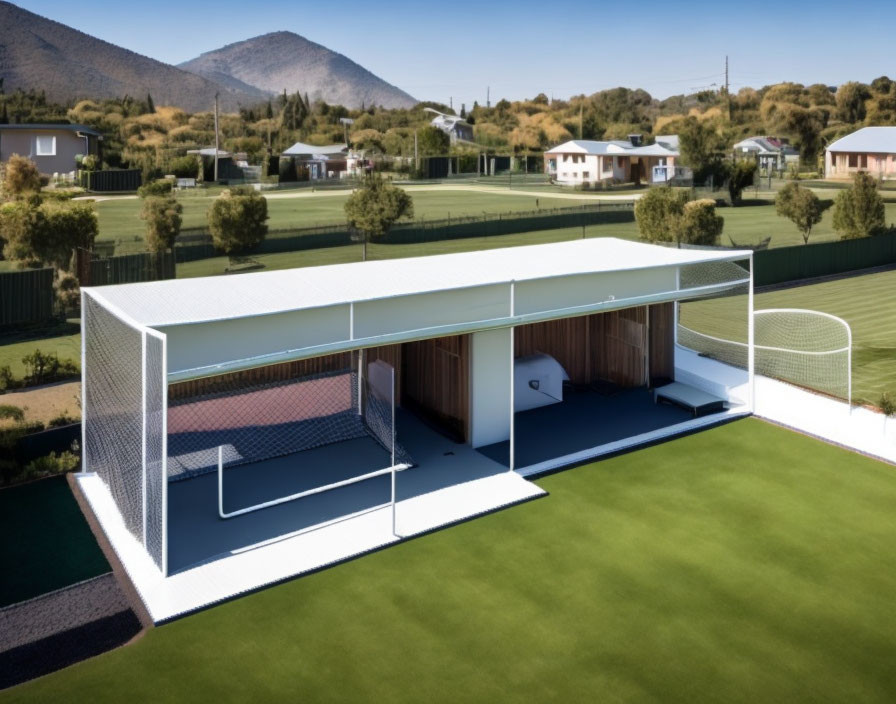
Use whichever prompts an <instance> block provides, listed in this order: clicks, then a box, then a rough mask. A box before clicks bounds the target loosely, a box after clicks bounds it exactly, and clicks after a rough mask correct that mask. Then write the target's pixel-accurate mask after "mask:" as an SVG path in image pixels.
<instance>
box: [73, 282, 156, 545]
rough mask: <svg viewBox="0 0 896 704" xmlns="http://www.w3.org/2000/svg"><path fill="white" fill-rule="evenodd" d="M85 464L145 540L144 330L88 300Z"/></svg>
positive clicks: (133, 528)
mask: <svg viewBox="0 0 896 704" xmlns="http://www.w3.org/2000/svg"><path fill="white" fill-rule="evenodd" d="M84 306H85V310H84V311H83V314H84V321H85V327H84V336H85V356H86V364H85V369H84V385H85V390H84V395H85V399H86V408H85V423H86V425H85V448H84V452H85V453H86V466H87V469H88V470H89V471H91V472H96V473H97V475H98V476H99V477H100V478H101V479H102V480H103V482H105V484H106V485H107V486H108V487H109V491H110V492H111V494H112V497H113V499H114V500H115V504H116V505H117V506H118V510H119V511H120V513H121V516H122V518H123V519H124V523H125V525H126V526H127V529H128V530H129V531H130V532H131V533H132V534H133V535H134V536H135V537H136V538H137V539H138V540H140V541H141V542H142V541H143V464H142V457H143V390H142V379H143V369H142V365H143V349H142V347H143V343H142V337H143V335H142V332H141V331H139V330H137V329H136V328H133V327H131V326H130V325H128V324H127V323H125V322H124V321H122V320H120V319H119V318H117V317H116V316H115V315H113V314H112V313H111V312H109V311H108V310H106V309H105V308H104V307H103V306H102V305H101V304H100V303H98V302H97V301H96V300H94V299H93V298H92V297H91V296H89V295H87V296H85V297H84Z"/></svg>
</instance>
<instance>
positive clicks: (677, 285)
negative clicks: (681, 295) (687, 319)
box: [672, 266, 681, 345]
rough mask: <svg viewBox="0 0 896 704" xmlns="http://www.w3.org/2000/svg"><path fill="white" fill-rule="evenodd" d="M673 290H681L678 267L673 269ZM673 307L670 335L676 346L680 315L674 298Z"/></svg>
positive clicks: (677, 302)
mask: <svg viewBox="0 0 896 704" xmlns="http://www.w3.org/2000/svg"><path fill="white" fill-rule="evenodd" d="M675 290H676V291H680V290H681V267H680V266H677V267H675ZM673 305H674V307H675V310H674V311H672V315H673V316H674V320H673V321H672V335H673V342H674V344H675V345H678V320H679V316H680V315H681V308H680V306H681V303H680V302H679V301H678V299H677V298H676V299H675V303H674V304H673Z"/></svg>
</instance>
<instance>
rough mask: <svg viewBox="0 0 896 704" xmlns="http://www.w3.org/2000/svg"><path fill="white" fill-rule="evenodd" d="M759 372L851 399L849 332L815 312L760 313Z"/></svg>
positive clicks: (757, 337) (757, 336) (757, 330)
mask: <svg viewBox="0 0 896 704" xmlns="http://www.w3.org/2000/svg"><path fill="white" fill-rule="evenodd" d="M755 318H756V326H755V332H754V340H755V344H756V352H755V354H756V373H757V374H761V375H762V376H767V377H771V378H773V379H780V380H782V381H787V382H790V383H792V384H796V385H797V386H802V387H805V388H809V389H813V390H815V391H821V392H822V393H825V394H828V395H830V396H836V397H838V398H848V397H849V374H850V369H849V364H850V359H849V344H850V343H849V331H848V328H847V327H846V326H845V325H844V323H843V322H841V321H839V320H835V319H833V318H829V317H827V316H826V315H819V314H817V313H814V312H812V311H774V310H772V311H757V312H756V316H755Z"/></svg>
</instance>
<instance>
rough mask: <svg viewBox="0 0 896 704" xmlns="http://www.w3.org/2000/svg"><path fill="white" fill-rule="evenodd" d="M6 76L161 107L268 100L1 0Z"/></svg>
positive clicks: (231, 106) (57, 94)
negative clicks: (150, 102) (150, 101)
mask: <svg viewBox="0 0 896 704" xmlns="http://www.w3.org/2000/svg"><path fill="white" fill-rule="evenodd" d="M0 28H2V29H0V77H2V78H3V79H4V84H5V88H6V89H7V90H9V89H16V88H23V89H28V88H35V89H38V90H44V91H45V92H46V95H47V98H48V99H50V100H54V101H65V100H71V99H79V98H118V97H123V96H124V95H131V96H133V97H135V98H141V99H142V98H145V97H146V95H147V93H148V94H150V95H152V98H153V102H154V103H155V104H156V105H176V106H177V107H180V108H183V109H184V110H187V111H189V112H198V111H202V110H210V109H212V107H213V106H214V99H215V93H216V92H220V94H221V97H220V100H221V107H222V109H223V110H235V109H236V108H237V105H238V104H243V105H250V104H253V103H257V102H259V101H261V100H266V99H267V97H268V95H267V93H266V92H265V91H264V90H260V89H259V88H253V87H252V86H249V85H244V84H240V83H239V82H237V81H234V80H231V81H228V82H227V84H225V85H221V84H218V83H215V82H214V81H213V80H209V79H208V78H204V77H202V76H197V75H196V74H195V73H190V72H188V71H183V70H181V69H179V68H175V67H174V66H170V65H169V64H165V63H162V62H161V61H156V60H155V59H150V58H147V57H146V56H141V55H140V54H136V53H134V52H133V51H128V50H127V49H122V48H121V47H118V46H115V45H114V44H110V43H108V42H104V41H102V40H101V39H97V38H96V37H91V36H90V35H89V34H84V33H83V32H79V31H77V30H75V29H72V28H71V27H68V26H66V25H64V24H60V23H59V22H54V21H52V20H48V19H46V18H44V17H41V16H39V15H35V14H34V13H32V12H28V11H27V10H23V9H22V8H20V7H17V6H16V5H13V4H11V3H8V2H3V1H2V0H0Z"/></svg>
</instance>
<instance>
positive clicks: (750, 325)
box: [747, 253, 756, 413]
mask: <svg viewBox="0 0 896 704" xmlns="http://www.w3.org/2000/svg"><path fill="white" fill-rule="evenodd" d="M753 278H754V277H753V254H752V253H750V283H749V286H750V289H749V291H748V293H747V314H748V315H749V318H748V320H747V376H748V380H747V383H748V384H749V385H750V392H749V397H750V398H749V401H750V413H755V412H756V347H755V338H754V334H755V329H756V321H755V313H754V311H753Z"/></svg>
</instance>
